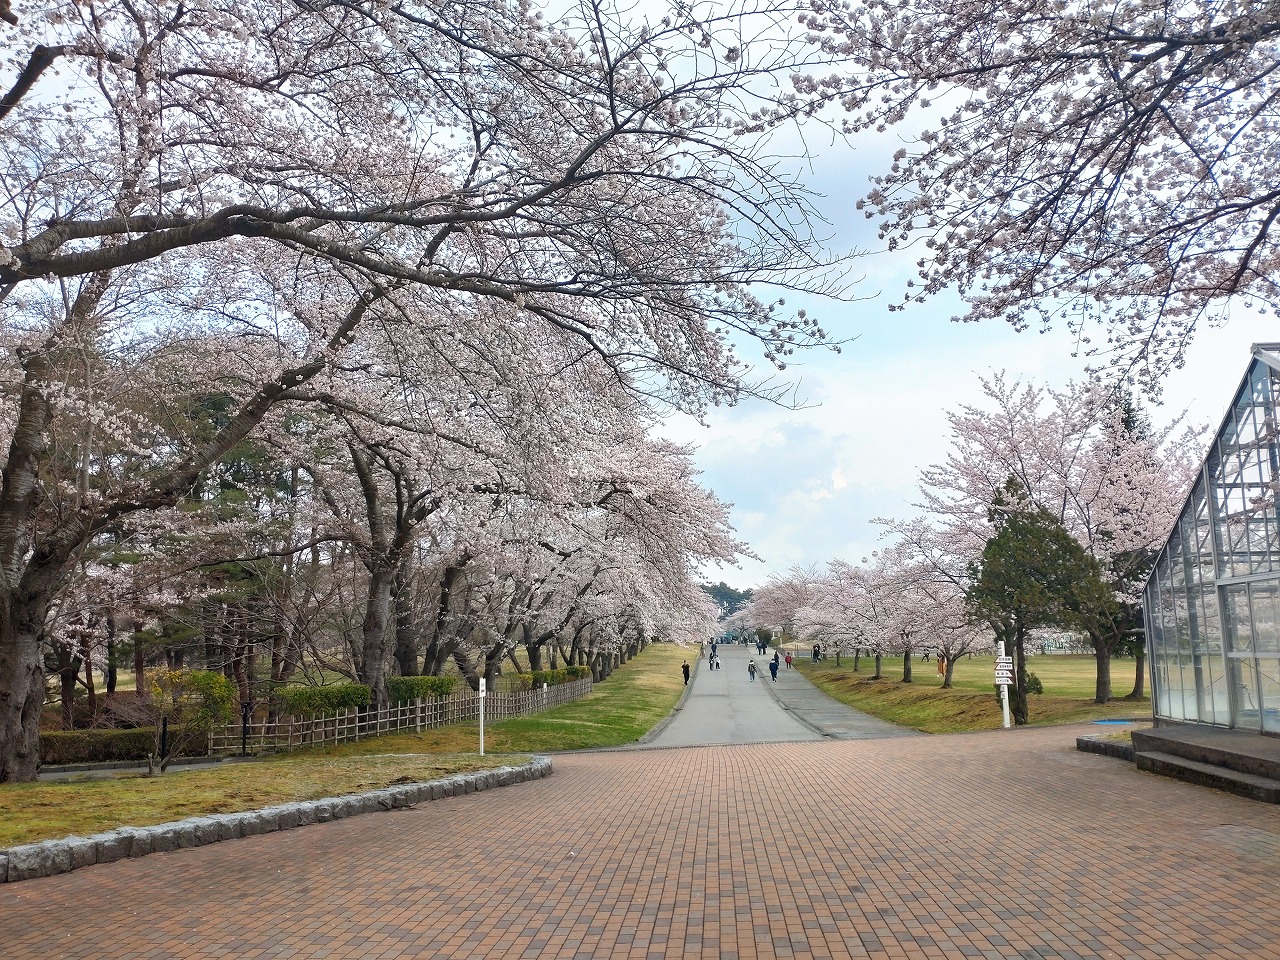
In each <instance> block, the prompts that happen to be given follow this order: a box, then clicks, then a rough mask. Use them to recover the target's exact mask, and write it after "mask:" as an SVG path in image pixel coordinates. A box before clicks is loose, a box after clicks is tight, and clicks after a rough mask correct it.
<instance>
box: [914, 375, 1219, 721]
mask: <svg viewBox="0 0 1280 960" xmlns="http://www.w3.org/2000/svg"><path fill="white" fill-rule="evenodd" d="M982 389H983V392H984V394H985V396H986V399H987V403H986V404H985V405H982V406H979V405H964V406H962V407H960V408H959V409H958V410H956V411H954V412H952V413H950V414H948V420H949V422H950V424H951V431H952V448H951V451H950V452H949V454H948V456H947V459H946V460H945V461H944V462H943V463H941V464H936V465H934V466H931V467H929V468H927V469H926V470H924V471H922V474H921V491H922V495H923V499H922V501H921V503H920V506H921V507H922V508H923V509H924V510H925V511H926V512H927V513H928V514H929V515H931V516H932V517H933V518H934V520H935V522H936V523H937V524H938V526H939V528H940V532H941V534H942V535H943V537H944V538H945V539H946V540H947V541H948V542H949V543H951V544H952V545H953V549H954V550H955V551H957V552H958V554H959V555H960V556H965V555H967V556H968V557H970V558H971V561H970V562H974V561H976V560H977V558H978V557H979V556H980V555H981V553H982V551H983V549H984V547H985V545H986V544H987V542H988V541H989V539H990V538H991V536H992V534H993V532H994V528H993V527H992V525H991V517H992V513H991V510H992V504H994V503H995V502H996V500H997V499H998V498H999V497H1001V496H1002V495H1003V494H1004V491H1006V489H1007V487H1008V484H1009V483H1010V481H1012V482H1014V483H1015V484H1016V485H1017V486H1018V488H1019V490H1020V491H1021V495H1023V496H1025V497H1026V498H1027V500H1028V502H1029V504H1030V506H1031V507H1032V508H1033V509H1042V510H1044V511H1045V512H1046V513H1047V514H1048V516H1049V517H1051V518H1052V519H1053V520H1055V521H1056V522H1058V523H1060V524H1061V525H1062V526H1063V527H1064V528H1065V530H1066V531H1067V532H1068V533H1069V534H1070V535H1071V536H1072V537H1074V538H1075V539H1076V540H1077V541H1078V542H1079V543H1080V544H1081V545H1082V546H1083V547H1084V548H1085V549H1086V550H1087V551H1088V553H1089V554H1090V556H1092V557H1093V558H1095V559H1096V560H1097V561H1098V562H1099V564H1101V567H1102V569H1103V571H1104V575H1105V577H1106V578H1107V581H1108V583H1109V584H1110V586H1111V589H1112V593H1113V599H1114V600H1115V602H1114V603H1111V604H1107V605H1105V606H1103V607H1099V608H1098V609H1097V610H1096V611H1095V612H1096V616H1094V617H1092V618H1090V619H1088V620H1087V621H1086V620H1078V621H1077V623H1078V625H1079V626H1080V627H1081V628H1082V629H1085V630H1087V632H1088V634H1089V638H1090V642H1091V644H1092V646H1093V648H1094V653H1095V659H1096V661H1097V670H1098V683H1097V691H1096V698H1097V699H1098V702H1100V703H1103V702H1106V701H1107V700H1108V699H1110V698H1111V695H1112V694H1111V670H1110V664H1111V657H1112V655H1113V654H1114V653H1115V652H1116V651H1117V650H1118V649H1119V648H1120V646H1121V644H1123V643H1124V642H1126V641H1127V640H1131V639H1135V638H1136V634H1135V631H1137V633H1138V634H1140V631H1141V624H1140V622H1138V623H1135V621H1134V617H1133V615H1132V610H1133V608H1134V605H1136V604H1138V603H1140V591H1141V583H1142V580H1143V578H1144V570H1145V567H1144V564H1149V562H1150V556H1151V555H1152V550H1153V549H1154V548H1155V546H1156V545H1157V544H1159V543H1160V542H1162V541H1163V539H1164V537H1165V536H1166V534H1167V532H1168V528H1169V526H1170V525H1171V524H1172V523H1173V521H1174V518H1176V516H1177V513H1178V510H1179V509H1180V508H1181V505H1182V502H1183V500H1184V498H1185V495H1186V490H1187V489H1188V488H1189V486H1190V482H1191V479H1192V477H1193V476H1194V473H1195V471H1196V469H1197V467H1198V457H1199V450H1200V447H1201V440H1200V436H1201V433H1202V431H1197V430H1193V429H1190V428H1186V427H1184V426H1183V425H1182V423H1181V421H1180V419H1174V420H1173V421H1172V422H1171V423H1170V424H1168V425H1167V426H1165V427H1164V428H1162V429H1159V430H1156V429H1143V428H1140V427H1139V426H1138V424H1137V422H1136V420H1135V418H1134V410H1133V406H1132V403H1131V402H1130V401H1128V400H1127V399H1126V398H1125V397H1124V396H1123V395H1120V396H1117V394H1116V393H1115V392H1114V391H1111V390H1109V389H1107V388H1106V387H1105V386H1103V385H1102V384H1100V383H1097V382H1091V383H1087V384H1075V385H1071V386H1069V387H1068V388H1066V389H1065V390H1062V391H1053V390H1046V389H1044V388H1041V387H1038V386H1036V385H1034V384H1029V383H1028V384H1023V383H1020V382H1016V381H1015V382H1010V381H1008V380H1007V379H1006V378H1005V377H1004V375H1002V374H997V375H995V376H993V377H991V378H990V379H984V380H982ZM897 529H900V530H901V529H902V527H901V525H898V526H897Z"/></svg>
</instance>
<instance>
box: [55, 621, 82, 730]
mask: <svg viewBox="0 0 1280 960" xmlns="http://www.w3.org/2000/svg"><path fill="white" fill-rule="evenodd" d="M53 647H54V653H55V655H56V656H57V658H58V697H59V699H60V700H61V703H62V729H63V730H74V729H75V728H76V714H75V702H76V676H77V675H78V674H79V673H80V661H79V660H77V659H76V658H75V657H73V656H72V655H71V647H70V645H69V644H67V643H66V642H65V641H59V642H58V643H55V644H54V645H53Z"/></svg>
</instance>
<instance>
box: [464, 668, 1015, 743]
mask: <svg viewBox="0 0 1280 960" xmlns="http://www.w3.org/2000/svg"><path fill="white" fill-rule="evenodd" d="M485 693H486V691H485V682H484V677H481V678H480V756H482V757H483V756H484V698H485ZM1008 713H1009V707H1008V705H1006V706H1005V721H1004V725H1005V726H1006V727H1007V726H1008V725H1009V717H1008Z"/></svg>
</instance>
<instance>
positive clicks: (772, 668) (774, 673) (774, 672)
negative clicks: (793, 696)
mask: <svg viewBox="0 0 1280 960" xmlns="http://www.w3.org/2000/svg"><path fill="white" fill-rule="evenodd" d="M769 676H770V677H772V678H773V682H774V683H777V682H778V658H777V657H776V656H775V657H774V658H773V659H772V660H770V661H769Z"/></svg>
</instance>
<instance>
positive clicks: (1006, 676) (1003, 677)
mask: <svg viewBox="0 0 1280 960" xmlns="http://www.w3.org/2000/svg"><path fill="white" fill-rule="evenodd" d="M996 683H998V684H1000V683H1003V684H1012V683H1013V674H1012V673H1008V672H1006V671H1004V670H997V671H996Z"/></svg>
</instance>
